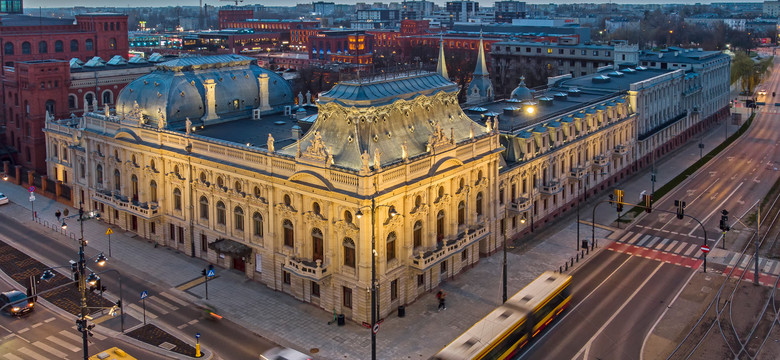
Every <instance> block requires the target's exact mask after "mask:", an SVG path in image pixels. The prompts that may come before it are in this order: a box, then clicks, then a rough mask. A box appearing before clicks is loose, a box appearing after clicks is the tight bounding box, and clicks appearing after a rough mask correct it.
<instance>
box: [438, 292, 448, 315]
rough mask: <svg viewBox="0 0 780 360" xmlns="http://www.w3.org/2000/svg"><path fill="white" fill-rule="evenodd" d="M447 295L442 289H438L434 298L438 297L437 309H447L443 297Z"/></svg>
mask: <svg viewBox="0 0 780 360" xmlns="http://www.w3.org/2000/svg"><path fill="white" fill-rule="evenodd" d="M446 296H447V294H445V293H444V292H443V291H441V290H439V292H438V293H436V298H437V299H439V309H438V311H442V310H447V305H445V304H444V298H445V297H446Z"/></svg>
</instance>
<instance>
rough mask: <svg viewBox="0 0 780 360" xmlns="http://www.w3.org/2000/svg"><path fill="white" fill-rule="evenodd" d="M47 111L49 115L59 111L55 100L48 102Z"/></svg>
mask: <svg viewBox="0 0 780 360" xmlns="http://www.w3.org/2000/svg"><path fill="white" fill-rule="evenodd" d="M45 106H46V111H48V112H49V115H54V113H55V111H56V110H57V103H56V102H54V100H46V105H45Z"/></svg>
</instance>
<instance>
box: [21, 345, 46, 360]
mask: <svg viewBox="0 0 780 360" xmlns="http://www.w3.org/2000/svg"><path fill="white" fill-rule="evenodd" d="M17 351H18V352H20V353H22V354H25V355H27V356H29V357H31V358H33V359H35V360H49V357H48V356H43V355H41V354H38V353H37V352H35V351H32V350H30V349H28V348H26V347H23V348H20V349H19V350H17Z"/></svg>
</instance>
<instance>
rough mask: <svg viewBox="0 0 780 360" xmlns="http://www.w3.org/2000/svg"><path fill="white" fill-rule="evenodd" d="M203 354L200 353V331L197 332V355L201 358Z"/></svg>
mask: <svg viewBox="0 0 780 360" xmlns="http://www.w3.org/2000/svg"><path fill="white" fill-rule="evenodd" d="M201 356H203V354H201V353H200V333H195V357H196V358H199V357H201Z"/></svg>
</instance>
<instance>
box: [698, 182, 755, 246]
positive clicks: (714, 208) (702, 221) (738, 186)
mask: <svg viewBox="0 0 780 360" xmlns="http://www.w3.org/2000/svg"><path fill="white" fill-rule="evenodd" d="M742 184H744V182H741V183H739V184H738V185H737V187H735V188H734V190H732V191H731V193H730V194H729V196H726V198H725V199H723V201H721V202H720V204H718V206H715V207H713V208H712V211H710V213H709V214H707V216H705V217H704V219H701V223H702V224H704V223H706V222H707V219H709V218H710V216H712V214H714V213H715V212H716V211H720V210H719V209H721V207H722V206H723V204H725V203H726V201H728V200H729V199H730V198H731V197H732V196H733V195H734V193H735V192H737V190H739V188H740V187H742ZM696 229H697V228H696V227H694V228H693V229H692V230H691V232H689V233H688V236H691V235H693V232H694V231H696Z"/></svg>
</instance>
